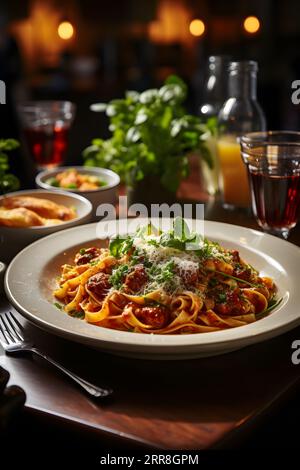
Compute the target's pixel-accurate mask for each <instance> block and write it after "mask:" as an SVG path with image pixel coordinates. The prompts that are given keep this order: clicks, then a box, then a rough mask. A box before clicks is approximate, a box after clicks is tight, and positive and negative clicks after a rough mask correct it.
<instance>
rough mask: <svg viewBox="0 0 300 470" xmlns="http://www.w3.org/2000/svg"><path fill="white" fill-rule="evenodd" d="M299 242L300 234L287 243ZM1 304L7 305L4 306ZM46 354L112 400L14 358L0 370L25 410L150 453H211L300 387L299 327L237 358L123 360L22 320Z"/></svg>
mask: <svg viewBox="0 0 300 470" xmlns="http://www.w3.org/2000/svg"><path fill="white" fill-rule="evenodd" d="M206 219H210V220H219V221H223V222H228V223H235V224H238V225H245V226H248V227H254V228H257V227H256V224H255V221H254V220H253V219H252V217H250V216H249V215H245V213H244V212H238V211H235V212H228V211H225V210H223V209H222V208H221V207H220V206H219V205H216V204H212V203H207V205H206ZM290 240H291V241H292V242H293V243H296V244H298V245H300V230H299V228H297V229H295V230H294V232H293V233H292V235H291V239H290ZM5 307H6V306H5V304H4V300H3V302H2V308H5ZM24 323H25V325H26V329H27V330H28V333H29V334H31V335H32V338H33V339H34V341H35V342H36V344H37V345H39V346H41V347H42V348H43V350H44V351H45V352H48V353H49V354H52V355H53V357H54V358H57V359H58V360H60V361H61V362H62V363H64V364H65V365H66V366H68V367H70V368H71V369H73V370H74V371H75V372H77V373H79V374H82V375H83V376H85V377H86V378H87V379H88V380H91V381H94V382H95V383H98V384H99V385H101V384H109V385H110V386H111V387H112V388H113V389H114V390H115V394H114V398H113V399H112V400H108V401H107V402H96V401H92V400H91V399H89V398H88V397H87V396H86V395H84V394H83V393H82V392H81V391H80V390H79V389H77V388H76V386H74V385H73V383H71V382H69V381H68V380H66V379H65V377H62V376H61V375H60V374H59V373H58V372H57V371H55V370H53V369H52V368H50V367H49V366H47V365H46V364H44V363H41V362H38V361H36V360H31V359H30V358H25V357H22V358H12V357H7V356H5V355H4V354H3V352H2V354H1V352H0V364H1V365H2V366H3V367H5V368H6V369H8V370H9V372H10V373H11V383H15V384H18V385H20V386H21V387H23V388H24V389H25V391H26V394H27V402H26V413H27V414H28V415H29V416H34V417H35V419H36V418H38V419H41V420H43V422H44V423H45V420H44V418H45V417H46V418H47V419H48V422H50V420H51V421H52V422H53V421H54V420H55V421H56V424H57V426H59V427H60V428H63V427H64V426H70V424H71V425H72V427H80V429H81V430H82V432H83V439H84V438H85V437H86V438H87V436H89V435H96V436H99V441H100V442H103V443H111V442H112V441H113V442H115V444H116V445H117V446H121V445H124V444H125V445H126V446H127V447H128V446H129V447H133V448H137V447H142V448H151V449H197V450H199V449H207V448H212V447H218V446H221V445H223V446H226V442H229V439H234V437H235V435H236V436H240V435H242V434H243V432H244V431H246V430H247V429H249V426H250V427H251V425H253V424H254V423H255V420H256V419H257V418H259V417H261V416H263V414H264V413H265V412H266V411H268V410H270V409H271V408H272V406H274V405H276V404H277V403H279V401H280V400H284V399H286V398H287V397H288V396H289V393H290V392H291V390H292V389H293V388H294V387H295V386H297V383H298V379H299V377H300V366H299V367H298V366H295V365H292V362H291V352H292V350H291V343H292V341H293V340H295V339H299V338H300V328H298V329H295V330H293V331H291V332H289V333H287V334H285V335H282V336H280V337H278V338H275V339H273V340H270V341H266V342H264V343H262V344H257V345H254V346H250V347H247V348H245V349H242V350H239V351H237V352H233V353H230V354H226V355H222V356H218V357H212V358H206V359H197V360H196V359H195V360H185V361H179V362H172V361H169V362H167V361H159V362H155V361H153V362H152V361H145V360H132V359H125V358H121V357H117V356H113V355H108V354H104V353H101V352H97V351H94V350H91V349H89V348H87V347H84V346H81V345H77V344H75V343H72V342H70V341H66V340H63V339H61V338H56V337H55V336H52V335H50V334H47V333H45V332H43V331H42V330H39V329H37V328H36V327H34V326H31V325H29V324H28V323H27V322H25V321H24Z"/></svg>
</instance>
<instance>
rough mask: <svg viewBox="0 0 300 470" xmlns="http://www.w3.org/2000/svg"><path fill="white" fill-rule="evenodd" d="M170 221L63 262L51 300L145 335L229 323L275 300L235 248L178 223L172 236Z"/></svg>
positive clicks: (99, 322) (269, 285) (272, 289)
mask: <svg viewBox="0 0 300 470" xmlns="http://www.w3.org/2000/svg"><path fill="white" fill-rule="evenodd" d="M175 221H176V219H175ZM175 225H176V224H175V222H174V228H173V230H170V231H169V232H167V233H163V234H162V233H156V232H155V231H153V229H152V228H151V227H144V228H141V229H139V230H138V231H137V232H136V233H135V234H133V235H128V236H127V237H126V238H122V239H121V238H115V239H112V240H111V241H110V244H109V247H108V248H106V249H104V248H97V247H89V248H82V249H81V250H79V252H78V253H77V254H76V256H75V259H74V264H72V265H69V264H68V265H63V266H62V270H61V275H60V277H59V285H58V288H57V289H56V290H55V291H54V296H55V297H56V298H57V299H58V300H59V301H61V304H56V305H57V306H58V307H59V308H62V309H63V310H64V311H65V312H66V313H68V314H69V315H71V316H75V317H79V318H83V319H84V320H85V321H87V322H88V323H91V324H94V325H96V326H102V327H105V328H112V329H117V330H122V331H132V332H136V333H147V334H150V333H151V334H187V333H206V332H210V331H218V330H223V329H226V328H235V327H239V326H243V325H247V324H249V323H252V322H254V321H256V320H257V319H258V318H259V317H260V316H263V315H264V314H267V313H268V312H269V311H270V310H272V309H273V308H274V307H275V306H276V305H277V303H278V301H277V300H276V290H277V289H276V286H275V284H274V282H273V280H272V279H271V278H269V277H261V276H259V273H258V271H257V270H256V269H254V268H253V267H252V266H251V265H249V264H248V263H246V262H245V261H244V260H242V259H241V257H240V255H239V253H238V251H237V250H228V249H225V248H223V247H221V246H220V245H219V244H217V243H214V242H211V241H209V240H206V239H203V238H201V237H200V236H199V235H197V234H194V233H190V232H189V231H188V228H187V226H186V224H185V222H184V221H182V230H181V232H180V234H179V235H178V234H176V232H175ZM177 225H178V220H177ZM191 241H192V242H193V250H188V249H186V246H187V245H186V243H187V242H191ZM276 302H277V303H276Z"/></svg>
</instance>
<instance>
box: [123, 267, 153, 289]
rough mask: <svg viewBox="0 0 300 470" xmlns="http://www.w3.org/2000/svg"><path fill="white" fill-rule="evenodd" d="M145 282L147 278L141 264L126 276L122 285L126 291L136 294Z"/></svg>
mask: <svg viewBox="0 0 300 470" xmlns="http://www.w3.org/2000/svg"><path fill="white" fill-rule="evenodd" d="M147 280H148V276H147V273H146V271H145V268H144V266H143V265H142V264H138V265H137V266H135V268H134V270H133V271H131V273H129V274H127V276H126V278H125V282H124V284H125V286H126V290H129V291H130V292H138V291H139V290H141V288H142V287H143V285H144V284H145V283H146V282H147Z"/></svg>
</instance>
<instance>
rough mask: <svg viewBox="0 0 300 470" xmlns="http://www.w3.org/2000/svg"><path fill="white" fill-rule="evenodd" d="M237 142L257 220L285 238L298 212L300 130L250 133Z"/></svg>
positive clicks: (268, 230) (263, 226) (299, 198)
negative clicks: (245, 168)
mask: <svg viewBox="0 0 300 470" xmlns="http://www.w3.org/2000/svg"><path fill="white" fill-rule="evenodd" d="M240 144H241V151H242V158H243V160H244V163H245V164H246V165H247V168H248V176H249V181H250V187H251V199H252V209H253V212H254V215H255V217H256V219H257V222H258V224H259V225H260V227H262V228H263V229H264V231H266V232H268V233H271V234H273V235H276V236H279V237H282V238H284V239H287V238H288V236H289V232H290V230H291V229H292V228H293V227H295V225H296V224H297V221H298V218H299V213H300V132H293V131H268V132H252V133H249V134H245V135H244V136H242V137H241V139H240Z"/></svg>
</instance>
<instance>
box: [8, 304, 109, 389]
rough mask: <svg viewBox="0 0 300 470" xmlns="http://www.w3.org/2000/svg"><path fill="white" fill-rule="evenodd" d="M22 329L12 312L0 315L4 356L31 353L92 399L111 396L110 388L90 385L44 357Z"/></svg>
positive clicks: (49, 358) (52, 360) (47, 357)
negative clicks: (79, 387) (62, 373)
mask: <svg viewBox="0 0 300 470" xmlns="http://www.w3.org/2000/svg"><path fill="white" fill-rule="evenodd" d="M23 334H24V328H23V326H22V325H21V324H20V322H19V321H18V320H17V318H16V317H15V315H14V314H13V313H12V312H7V313H2V314H1V315H0V343H1V345H2V347H3V349H4V350H5V352H6V354H17V353H26V352H29V353H33V354H36V355H37V356H39V357H42V358H43V359H45V360H46V361H47V362H49V363H50V364H52V365H54V366H55V367H57V368H58V369H59V370H60V371H62V372H64V373H65V374H66V375H67V376H68V377H70V378H71V379H73V380H74V381H75V382H76V383H77V384H78V385H80V386H81V387H82V388H83V389H84V390H85V391H86V392H88V393H89V394H90V395H92V396H93V397H101V398H102V397H107V396H108V395H111V393H112V390H111V389H110V388H101V387H97V386H96V385H93V384H91V383H90V382H88V381H87V380H84V379H82V378H81V377H79V376H78V375H76V374H74V373H73V372H71V371H70V370H68V369H66V368H65V367H64V366H62V365H61V364H59V363H58V362H56V361H55V360H54V359H52V358H51V357H49V356H46V355H45V354H44V353H42V352H41V351H40V350H39V349H37V348H35V347H34V344H33V343H32V342H30V341H28V340H26V338H24V336H23Z"/></svg>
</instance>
